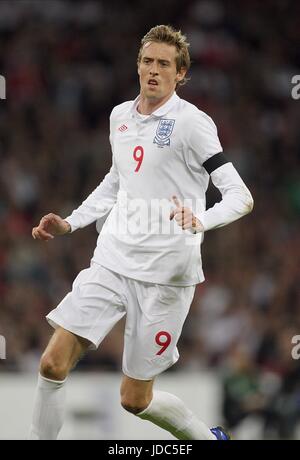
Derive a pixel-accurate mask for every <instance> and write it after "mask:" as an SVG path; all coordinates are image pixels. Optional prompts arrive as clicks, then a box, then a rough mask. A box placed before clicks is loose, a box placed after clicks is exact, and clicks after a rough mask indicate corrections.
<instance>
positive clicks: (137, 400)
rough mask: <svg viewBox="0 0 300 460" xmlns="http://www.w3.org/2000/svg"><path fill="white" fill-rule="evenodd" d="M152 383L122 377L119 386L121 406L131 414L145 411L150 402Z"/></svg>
mask: <svg viewBox="0 0 300 460" xmlns="http://www.w3.org/2000/svg"><path fill="white" fill-rule="evenodd" d="M152 386H153V381H140V380H135V379H131V378H130V377H124V378H123V381H122V385H121V405H122V407H123V408H124V409H125V410H127V411H128V412H130V413H132V414H135V415H136V414H139V413H140V412H142V411H143V410H145V409H146V408H147V407H148V406H149V404H150V402H151V400H152V396H153V393H152Z"/></svg>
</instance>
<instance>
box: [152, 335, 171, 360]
mask: <svg viewBox="0 0 300 460" xmlns="http://www.w3.org/2000/svg"><path fill="white" fill-rule="evenodd" d="M162 337H165V340H163V341H162V340H161V338H162ZM155 342H156V343H157V345H159V346H160V347H162V348H161V349H160V350H159V351H158V352H157V353H156V354H157V355H161V354H162V353H163V352H164V351H165V350H166V349H167V348H168V346H169V345H170V343H171V334H169V332H166V331H161V332H158V333H157V334H156V336H155Z"/></svg>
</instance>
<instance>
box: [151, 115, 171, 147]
mask: <svg viewBox="0 0 300 460" xmlns="http://www.w3.org/2000/svg"><path fill="white" fill-rule="evenodd" d="M174 125H175V120H167V119H166V118H162V119H161V120H160V121H159V123H158V127H157V130H156V134H155V138H154V140H153V143H154V144H158V145H159V146H160V147H164V146H165V145H170V137H171V134H172V131H173V128H174Z"/></svg>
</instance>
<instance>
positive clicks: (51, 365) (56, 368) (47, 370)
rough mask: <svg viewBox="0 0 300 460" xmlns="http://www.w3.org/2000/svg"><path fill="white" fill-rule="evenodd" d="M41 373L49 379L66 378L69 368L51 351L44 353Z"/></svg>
mask: <svg viewBox="0 0 300 460" xmlns="http://www.w3.org/2000/svg"><path fill="white" fill-rule="evenodd" d="M40 373H41V375H43V376H44V377H46V378H48V379H52V380H64V379H65V378H66V377H67V375H68V373H69V369H68V366H67V365H66V364H65V363H64V362H60V360H59V359H57V358H55V357H54V356H53V355H51V353H44V354H43V356H42V358H41V362H40Z"/></svg>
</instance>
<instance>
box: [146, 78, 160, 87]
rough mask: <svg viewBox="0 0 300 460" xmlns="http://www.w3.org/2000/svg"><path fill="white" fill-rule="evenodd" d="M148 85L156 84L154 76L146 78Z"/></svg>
mask: <svg viewBox="0 0 300 460" xmlns="http://www.w3.org/2000/svg"><path fill="white" fill-rule="evenodd" d="M148 85H149V86H157V85H158V82H157V80H155V79H154V78H150V80H148Z"/></svg>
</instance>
